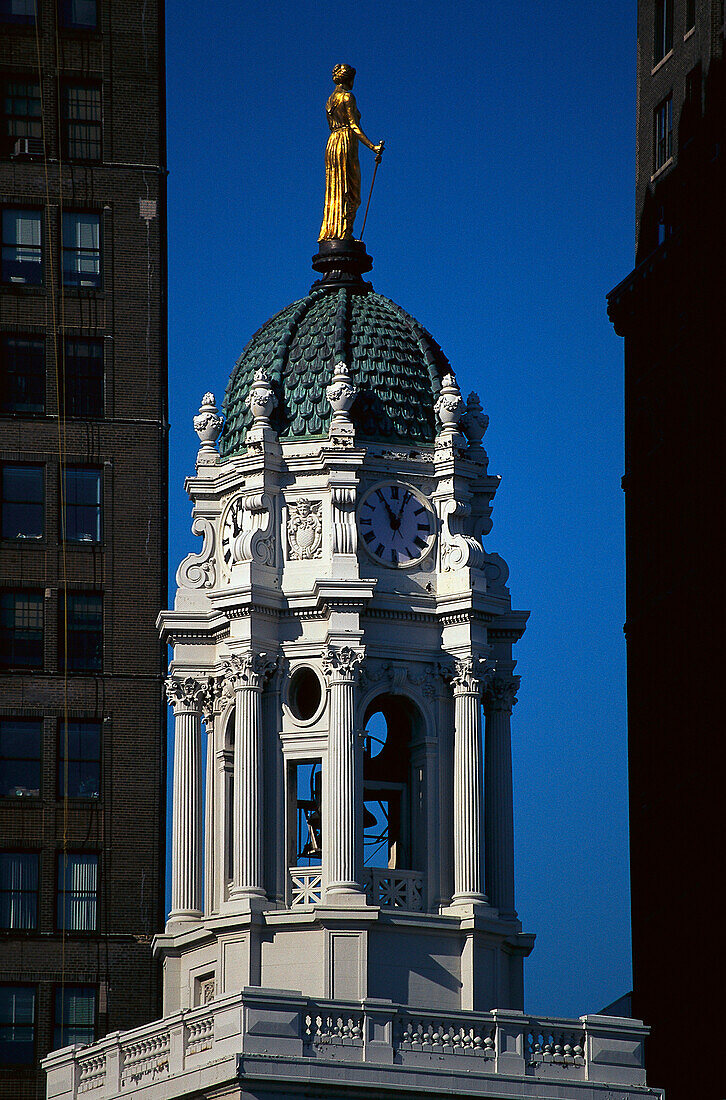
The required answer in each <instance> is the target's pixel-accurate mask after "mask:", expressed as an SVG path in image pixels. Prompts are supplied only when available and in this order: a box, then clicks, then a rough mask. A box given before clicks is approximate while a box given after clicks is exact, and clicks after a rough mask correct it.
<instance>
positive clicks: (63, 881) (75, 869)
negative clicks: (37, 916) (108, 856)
mask: <svg viewBox="0 0 726 1100" xmlns="http://www.w3.org/2000/svg"><path fill="white" fill-rule="evenodd" d="M97 893H98V856H96V855H85V854H82V853H80V852H59V853H58V903H57V907H56V913H57V917H58V929H59V930H60V931H66V932H94V931H95V929H96V897H97Z"/></svg>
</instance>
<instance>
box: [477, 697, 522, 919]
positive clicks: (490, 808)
mask: <svg viewBox="0 0 726 1100" xmlns="http://www.w3.org/2000/svg"><path fill="white" fill-rule="evenodd" d="M518 687H519V677H518V676H495V677H494V678H493V679H492V680H490V681H489V682H488V684H487V688H486V692H485V694H484V714H485V717H486V727H485V742H484V784H485V794H484V806H485V817H484V837H485V840H484V844H485V856H486V888H487V894H488V895H489V901H490V902H491V904H492V905H494V906H495V907H496V908H497V909H498V910H499V915H500V916H501V917H504V918H505V919H506V918H509V919H513V918H514V917H515V916H516V915H517V914H516V910H515V908H514V803H513V798H512V740H511V728H510V724H511V717H512V707H513V706H514V704H515V702H516V699H515V694H516V691H517V688H518Z"/></svg>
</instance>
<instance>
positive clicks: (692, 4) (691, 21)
mask: <svg viewBox="0 0 726 1100" xmlns="http://www.w3.org/2000/svg"><path fill="white" fill-rule="evenodd" d="M695 23H696V0H686V30H687V31H688V30H690V29H691V27H693V26H695Z"/></svg>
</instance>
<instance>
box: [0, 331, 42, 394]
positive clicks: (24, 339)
mask: <svg viewBox="0 0 726 1100" xmlns="http://www.w3.org/2000/svg"><path fill="white" fill-rule="evenodd" d="M0 356H1V357H2V361H1V362H0V370H1V372H2V373H1V376H0V409H1V410H2V412H18V413H42V412H45V341H44V340H39V339H36V338H34V337H32V336H9V335H5V336H3V337H2V346H1V347H0Z"/></svg>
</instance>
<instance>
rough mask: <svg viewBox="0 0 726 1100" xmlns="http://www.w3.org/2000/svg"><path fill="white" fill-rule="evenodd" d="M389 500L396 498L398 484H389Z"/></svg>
mask: <svg viewBox="0 0 726 1100" xmlns="http://www.w3.org/2000/svg"><path fill="white" fill-rule="evenodd" d="M391 500H398V486H397V485H392V486H391Z"/></svg>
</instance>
